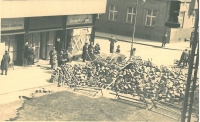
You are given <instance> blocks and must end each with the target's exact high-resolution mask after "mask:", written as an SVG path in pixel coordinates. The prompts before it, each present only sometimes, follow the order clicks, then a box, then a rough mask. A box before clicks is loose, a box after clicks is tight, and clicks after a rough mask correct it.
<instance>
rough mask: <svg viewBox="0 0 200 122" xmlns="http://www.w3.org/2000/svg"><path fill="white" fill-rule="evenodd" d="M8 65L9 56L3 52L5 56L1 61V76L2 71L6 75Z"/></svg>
mask: <svg viewBox="0 0 200 122" xmlns="http://www.w3.org/2000/svg"><path fill="white" fill-rule="evenodd" d="M9 63H10V55H9V53H8V51H5V54H4V55H3V58H2V60H1V75H3V72H4V70H5V75H7V71H8V64H9Z"/></svg>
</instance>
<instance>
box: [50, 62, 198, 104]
mask: <svg viewBox="0 0 200 122" xmlns="http://www.w3.org/2000/svg"><path fill="white" fill-rule="evenodd" d="M186 80H187V74H186V73H184V72H183V71H182V70H180V69H177V68H170V67H158V66H156V65H153V64H152V63H151V62H150V61H146V62H145V61H142V60H141V59H134V60H128V61H122V62H120V63H118V62H111V63H107V62H105V61H104V62H103V61H98V60H97V61H93V62H89V63H87V64H85V65H81V64H75V65H73V66H72V65H70V64H65V65H62V66H61V67H60V68H58V69H56V70H55V72H54V75H52V82H56V81H57V82H58V86H59V87H60V86H64V85H68V86H70V87H74V86H85V85H87V86H95V87H100V88H109V89H111V90H113V91H115V92H120V93H124V94H131V95H133V96H143V97H145V98H149V99H156V100H160V101H165V102H169V103H172V104H173V103H178V104H180V103H182V102H183V98H184V93H185V88H186ZM108 86H110V87H108ZM197 87H198V84H197Z"/></svg>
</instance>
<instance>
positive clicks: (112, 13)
mask: <svg viewBox="0 0 200 122" xmlns="http://www.w3.org/2000/svg"><path fill="white" fill-rule="evenodd" d="M108 20H111V21H115V20H117V8H116V6H115V5H110V8H109V16H108Z"/></svg>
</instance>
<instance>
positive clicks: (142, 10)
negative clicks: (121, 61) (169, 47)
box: [96, 0, 197, 42]
mask: <svg viewBox="0 0 200 122" xmlns="http://www.w3.org/2000/svg"><path fill="white" fill-rule="evenodd" d="M196 5H197V4H196V3H195V0H184V1H182V2H181V6H180V13H179V22H180V24H181V27H180V28H176V29H174V28H168V27H166V26H165V22H166V21H167V19H168V17H169V9H170V1H168V0H145V2H143V1H142V0H138V4H137V0H108V2H107V7H106V13H105V14H99V15H98V17H97V21H96V30H97V31H100V32H106V33H113V34H119V35H125V36H132V35H133V28H134V23H135V21H136V26H135V27H136V29H135V37H136V38H144V39H148V40H154V41H161V40H162V36H163V35H164V33H165V32H167V33H168V35H169V39H168V42H177V41H184V39H185V38H186V39H189V37H190V33H191V31H192V30H193V27H194V21H195V9H196V8H197V6H196ZM136 12H137V16H136Z"/></svg>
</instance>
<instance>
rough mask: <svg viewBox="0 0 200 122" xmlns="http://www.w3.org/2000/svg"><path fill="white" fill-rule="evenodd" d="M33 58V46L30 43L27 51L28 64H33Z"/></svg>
mask: <svg viewBox="0 0 200 122" xmlns="http://www.w3.org/2000/svg"><path fill="white" fill-rule="evenodd" d="M34 58H35V48H34V46H32V44H30V47H29V51H28V66H31V65H34Z"/></svg>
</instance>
